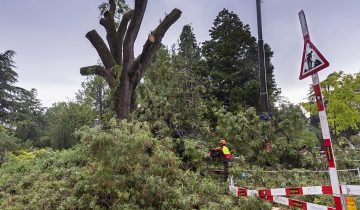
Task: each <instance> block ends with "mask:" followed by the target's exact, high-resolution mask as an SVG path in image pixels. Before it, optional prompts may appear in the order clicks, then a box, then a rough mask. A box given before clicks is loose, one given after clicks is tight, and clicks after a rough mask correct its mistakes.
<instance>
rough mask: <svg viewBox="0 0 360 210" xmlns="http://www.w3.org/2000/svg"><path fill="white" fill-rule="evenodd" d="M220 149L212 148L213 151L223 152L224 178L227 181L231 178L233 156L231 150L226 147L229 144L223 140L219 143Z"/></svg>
mask: <svg viewBox="0 0 360 210" xmlns="http://www.w3.org/2000/svg"><path fill="white" fill-rule="evenodd" d="M219 144H220V145H221V146H220V147H215V148H212V149H211V150H214V151H222V158H221V159H222V162H223V163H224V178H225V180H227V179H228V176H229V161H231V159H232V155H231V153H230V150H229V148H228V147H227V146H226V145H227V142H226V140H225V139H221V140H220V141H219Z"/></svg>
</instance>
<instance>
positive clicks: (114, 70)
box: [80, 0, 181, 119]
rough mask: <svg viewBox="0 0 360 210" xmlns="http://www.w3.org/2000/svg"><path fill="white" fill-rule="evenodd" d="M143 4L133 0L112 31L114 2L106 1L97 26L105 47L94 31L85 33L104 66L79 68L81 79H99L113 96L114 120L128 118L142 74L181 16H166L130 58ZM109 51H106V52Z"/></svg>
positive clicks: (145, 2) (173, 12)
mask: <svg viewBox="0 0 360 210" xmlns="http://www.w3.org/2000/svg"><path fill="white" fill-rule="evenodd" d="M146 5H147V0H135V7H134V10H130V11H128V12H126V13H125V14H123V17H122V20H121V22H120V24H119V26H118V28H116V24H115V19H114V13H115V11H116V4H115V0H109V6H110V9H109V10H108V11H107V12H105V13H104V17H103V18H101V20H100V24H101V25H102V26H104V28H105V30H106V34H107V35H106V40H107V42H108V45H109V47H108V46H106V44H105V42H104V41H103V39H102V38H101V37H100V35H99V34H98V33H97V32H96V31H95V30H92V31H89V32H88V33H87V34H86V38H88V39H89V41H90V42H91V44H92V45H93V46H94V48H95V49H96V51H97V52H98V54H99V56H100V58H101V61H102V63H103V65H104V66H99V65H94V66H87V67H82V68H80V73H81V75H94V74H95V75H99V76H101V77H103V78H104V79H105V80H106V82H107V83H108V84H109V87H110V88H111V89H112V92H113V97H114V98H113V100H114V102H115V103H114V104H115V105H114V107H113V109H114V111H115V112H116V115H117V118H118V119H124V118H126V117H128V115H129V113H130V110H131V109H130V108H131V104H132V98H133V97H132V96H133V94H134V91H135V89H136V87H137V85H138V84H139V82H140V80H141V79H142V78H143V77H144V75H145V73H146V70H147V69H148V67H149V65H150V64H151V62H152V61H153V59H154V56H155V53H156V51H157V49H158V48H159V47H160V45H161V40H162V38H163V37H164V35H165V33H166V31H167V30H168V29H169V28H170V26H171V25H172V24H174V23H175V22H176V21H177V20H178V19H179V18H180V15H181V11H180V10H179V9H174V10H173V11H171V13H170V14H168V15H167V16H166V17H165V19H164V20H163V21H161V23H160V24H159V26H158V27H157V28H156V29H155V30H154V31H153V32H152V33H151V34H150V35H149V38H148V40H147V41H146V42H145V44H144V47H143V51H142V53H141V54H140V55H139V56H138V57H137V58H136V59H135V58H134V43H135V40H136V37H137V35H138V32H139V29H140V26H141V22H142V20H143V16H144V13H145V10H146ZM109 48H110V49H109Z"/></svg>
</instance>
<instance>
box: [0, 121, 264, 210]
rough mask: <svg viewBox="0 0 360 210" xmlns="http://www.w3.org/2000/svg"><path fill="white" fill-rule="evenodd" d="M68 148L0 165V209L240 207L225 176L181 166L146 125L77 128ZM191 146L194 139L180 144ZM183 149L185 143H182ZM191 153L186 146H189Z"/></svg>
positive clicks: (19, 155)
mask: <svg viewBox="0 0 360 210" xmlns="http://www.w3.org/2000/svg"><path fill="white" fill-rule="evenodd" d="M78 135H80V136H82V143H81V144H79V145H77V146H75V147H73V148H72V149H68V150H62V151H54V150H52V149H39V150H32V151H30V150H28V151H24V150H21V151H17V152H13V153H9V154H8V155H7V161H6V163H4V164H3V165H2V166H1V170H0V176H1V177H2V179H1V180H0V189H1V190H0V208H2V209H9V208H10V209H19V208H20V209H23V208H28V209H55V208H56V209H193V208H195V209H199V208H201V209H234V208H235V207H236V206H237V208H240V209H246V208H248V207H249V206H252V207H255V205H257V206H264V207H265V206H269V204H262V203H261V202H259V201H256V202H255V203H252V201H250V200H249V201H247V202H243V203H238V204H237V203H236V202H235V200H234V198H233V197H231V196H229V195H228V194H227V190H226V188H227V183H226V182H219V180H216V179H215V180H214V179H212V178H211V177H209V176H204V175H200V174H199V173H198V172H194V171H190V170H184V169H182V167H181V161H180V159H179V158H178V157H177V155H176V153H174V152H173V147H172V141H171V140H170V139H163V140H161V141H159V140H158V139H155V138H152V137H151V136H152V134H151V132H150V131H149V127H148V125H146V124H144V123H139V122H135V123H127V122H125V121H123V122H121V123H120V125H119V126H118V127H117V128H114V129H111V130H109V131H107V132H103V131H100V130H99V129H98V128H95V129H94V128H84V129H83V130H81V131H79V132H78ZM186 148H187V150H191V149H194V148H193V146H191V145H190V146H188V147H186ZM187 152H188V151H187ZM189 152H190V153H191V151H189Z"/></svg>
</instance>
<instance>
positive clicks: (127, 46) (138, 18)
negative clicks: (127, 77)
mask: <svg viewBox="0 0 360 210" xmlns="http://www.w3.org/2000/svg"><path fill="white" fill-rule="evenodd" d="M146 5H147V0H135V9H134V14H133V16H132V18H131V22H130V24H129V27H128V30H127V32H126V35H125V40H124V46H123V54H124V57H123V63H124V64H126V65H127V67H126V68H124V73H127V72H126V71H127V70H128V69H130V68H132V66H133V62H134V43H135V40H136V37H137V35H138V32H139V29H140V25H141V22H142V19H143V17H144V13H145V9H146Z"/></svg>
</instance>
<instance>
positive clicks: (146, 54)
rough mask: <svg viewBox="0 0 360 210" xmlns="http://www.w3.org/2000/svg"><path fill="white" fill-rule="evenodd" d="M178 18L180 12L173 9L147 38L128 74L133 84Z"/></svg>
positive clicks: (141, 75) (138, 78)
mask: <svg viewBox="0 0 360 210" xmlns="http://www.w3.org/2000/svg"><path fill="white" fill-rule="evenodd" d="M180 16H181V11H180V10H179V9H173V10H172V11H171V13H170V14H168V15H167V16H166V17H165V19H164V20H163V21H161V23H160V24H159V26H158V27H157V28H156V29H155V30H154V31H153V32H152V34H151V35H150V36H149V39H148V40H147V41H146V43H145V45H144V47H143V51H142V52H141V54H140V55H139V56H138V57H137V59H136V61H135V65H134V68H133V69H132V71H131V72H129V76H130V77H131V78H133V77H135V78H133V80H134V81H135V82H139V81H140V80H141V78H142V77H143V76H144V74H145V71H146V69H147V67H148V66H149V65H150V63H151V61H152V60H153V59H154V56H155V53H156V51H157V49H158V48H159V47H160V45H161V40H162V38H163V37H164V35H165V33H166V31H167V30H168V29H169V28H170V26H171V25H172V24H174V23H175V22H176V21H177V20H178V19H179V18H180Z"/></svg>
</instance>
